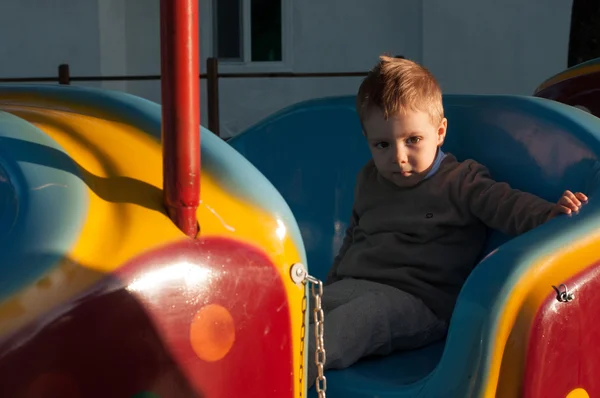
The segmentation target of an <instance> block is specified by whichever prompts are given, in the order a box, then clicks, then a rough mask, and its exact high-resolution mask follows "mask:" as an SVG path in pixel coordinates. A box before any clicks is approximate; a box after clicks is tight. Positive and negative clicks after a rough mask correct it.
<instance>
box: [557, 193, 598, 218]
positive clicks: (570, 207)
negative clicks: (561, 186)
mask: <svg viewBox="0 0 600 398" xmlns="http://www.w3.org/2000/svg"><path fill="white" fill-rule="evenodd" d="M587 200H588V198H587V196H585V195H584V194H582V193H581V192H575V193H573V192H571V191H565V192H564V193H563V195H562V196H561V198H560V199H559V200H558V203H556V204H555V205H554V208H553V209H552V212H551V213H550V216H548V219H551V218H554V217H555V216H557V215H559V214H561V213H563V214H571V213H573V212H578V211H579V209H581V206H582V204H583V203H585V202H587Z"/></svg>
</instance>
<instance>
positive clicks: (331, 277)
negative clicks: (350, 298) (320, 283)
mask: <svg viewBox="0 0 600 398" xmlns="http://www.w3.org/2000/svg"><path fill="white" fill-rule="evenodd" d="M356 224H358V214H356V211H355V210H354V208H352V217H351V218H350V225H349V226H348V228H346V234H345V235H344V241H343V242H342V246H341V247H340V251H339V252H338V254H337V256H335V258H334V259H333V265H332V266H331V269H330V270H329V273H328V274H327V279H326V280H325V285H330V284H332V283H333V282H336V281H338V280H340V279H341V278H340V277H339V276H337V274H336V272H337V268H338V265H340V262H341V261H342V258H344V255H345V254H346V252H347V251H348V249H349V248H350V245H352V239H353V234H354V227H355V226H356Z"/></svg>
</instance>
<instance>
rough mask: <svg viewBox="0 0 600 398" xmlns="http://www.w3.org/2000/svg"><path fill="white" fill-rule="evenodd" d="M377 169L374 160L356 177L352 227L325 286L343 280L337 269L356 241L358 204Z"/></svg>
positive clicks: (348, 230)
mask: <svg viewBox="0 0 600 398" xmlns="http://www.w3.org/2000/svg"><path fill="white" fill-rule="evenodd" d="M374 169H375V164H374V163H373V160H370V161H369V162H367V164H366V165H365V166H364V167H363V168H362V169H361V170H360V171H359V173H358V175H357V176H356V183H355V185H354V203H353V204H352V216H351V217H350V225H349V226H348V228H346V234H345V235H344V241H343V242H342V247H340V250H339V252H338V255H337V256H335V258H334V259H333V264H332V265H331V269H330V270H329V273H328V274H327V279H326V280H325V285H330V284H332V283H333V282H336V281H338V280H340V279H341V278H340V277H339V276H338V275H337V269H338V266H339V265H340V263H341V262H342V259H343V258H344V255H346V252H347V251H348V249H349V248H350V246H351V245H352V241H353V239H354V227H356V226H357V225H358V219H359V216H358V212H357V211H356V203H357V200H358V197H359V194H360V192H361V191H362V187H363V186H364V185H365V181H366V180H367V178H368V176H369V175H370V173H371V172H372V171H373V170H374Z"/></svg>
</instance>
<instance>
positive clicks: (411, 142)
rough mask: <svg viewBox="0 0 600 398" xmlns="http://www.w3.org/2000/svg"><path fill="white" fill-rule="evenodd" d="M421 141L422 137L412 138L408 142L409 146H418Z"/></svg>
mask: <svg viewBox="0 0 600 398" xmlns="http://www.w3.org/2000/svg"><path fill="white" fill-rule="evenodd" d="M419 141H421V137H410V138H409V139H407V140H406V143H407V144H417V143H419Z"/></svg>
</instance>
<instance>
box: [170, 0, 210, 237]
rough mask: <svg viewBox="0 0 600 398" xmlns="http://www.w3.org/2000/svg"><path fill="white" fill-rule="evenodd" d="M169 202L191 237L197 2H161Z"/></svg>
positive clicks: (196, 179)
mask: <svg viewBox="0 0 600 398" xmlns="http://www.w3.org/2000/svg"><path fill="white" fill-rule="evenodd" d="M160 14H161V24H160V38H161V74H162V79H161V90H162V143H163V188H164V202H165V206H166V208H167V213H168V214H169V217H170V218H171V220H173V222H175V224H176V225H177V226H178V227H179V228H180V229H181V230H182V231H183V232H184V233H186V234H187V235H188V236H191V237H195V236H196V235H197V233H198V221H197V219H196V210H197V209H198V205H199V202H200V79H199V78H198V76H199V74H200V69H199V53H200V50H199V44H198V41H199V39H198V0H161V2H160Z"/></svg>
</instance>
